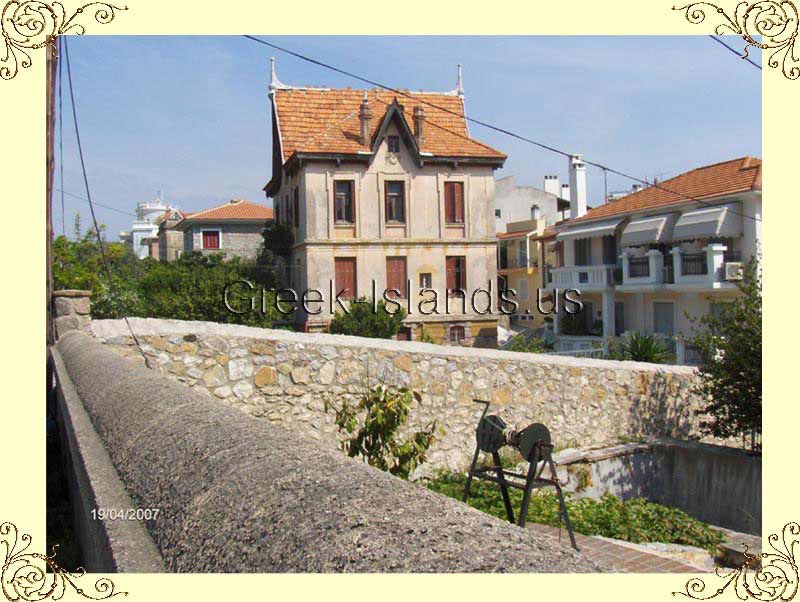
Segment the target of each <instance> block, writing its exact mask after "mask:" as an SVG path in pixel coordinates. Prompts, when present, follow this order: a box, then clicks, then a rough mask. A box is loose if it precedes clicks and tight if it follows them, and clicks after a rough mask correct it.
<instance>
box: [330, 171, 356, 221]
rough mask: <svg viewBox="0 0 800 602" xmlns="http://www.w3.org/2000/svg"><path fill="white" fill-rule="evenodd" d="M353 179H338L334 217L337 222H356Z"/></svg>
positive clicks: (335, 188)
mask: <svg viewBox="0 0 800 602" xmlns="http://www.w3.org/2000/svg"><path fill="white" fill-rule="evenodd" d="M353 184H354V183H353V181H352V180H336V181H335V182H334V183H333V187H334V201H333V204H334V208H333V212H334V217H335V220H336V223H337V224H352V223H355V221H356V220H355V216H356V212H355V207H354V205H353V189H354V186H353Z"/></svg>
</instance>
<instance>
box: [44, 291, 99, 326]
mask: <svg viewBox="0 0 800 602" xmlns="http://www.w3.org/2000/svg"><path fill="white" fill-rule="evenodd" d="M91 297H92V293H91V291H82V290H73V289H65V290H60V291H55V292H54V293H53V306H54V309H55V324H56V337H57V338H60V337H61V336H63V334H64V333H65V332H68V331H70V330H82V331H84V332H87V333H91V321H92V318H91V315H90V314H91Z"/></svg>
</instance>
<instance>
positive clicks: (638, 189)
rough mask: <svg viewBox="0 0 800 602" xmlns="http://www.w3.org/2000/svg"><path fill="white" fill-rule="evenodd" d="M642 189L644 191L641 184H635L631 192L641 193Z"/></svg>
mask: <svg viewBox="0 0 800 602" xmlns="http://www.w3.org/2000/svg"><path fill="white" fill-rule="evenodd" d="M641 189H642V185H641V184H634V185H633V187H632V188H631V192H639V191H640V190H641Z"/></svg>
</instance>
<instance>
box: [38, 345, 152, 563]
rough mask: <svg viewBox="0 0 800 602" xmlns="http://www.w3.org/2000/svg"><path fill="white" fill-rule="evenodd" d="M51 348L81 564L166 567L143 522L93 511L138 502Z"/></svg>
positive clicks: (119, 507)
mask: <svg viewBox="0 0 800 602" xmlns="http://www.w3.org/2000/svg"><path fill="white" fill-rule="evenodd" d="M50 353H51V359H52V361H53V365H54V368H55V374H56V378H57V387H56V395H57V397H58V403H57V406H58V423H59V436H60V437H61V440H62V443H63V444H64V445H63V449H65V450H66V451H67V456H68V457H67V458H66V459H65V460H66V462H67V465H68V471H67V473H68V474H67V480H68V482H69V488H70V496H71V498H72V502H73V515H74V519H75V525H76V533H77V536H78V540H79V541H78V543H79V544H80V546H81V549H82V551H83V555H84V559H83V564H84V568H86V569H87V570H88V571H89V572H92V573H111V572H126V573H157V572H164V571H165V568H164V563H163V562H162V560H161V555H160V554H159V552H158V548H156V546H155V543H153V540H152V539H151V538H150V535H149V534H148V532H147V530H146V529H145V527H144V525H143V524H142V523H140V522H138V521H127V520H108V519H100V518H96V517H93V516H92V510H97V509H100V508H103V509H114V510H115V511H116V510H118V509H128V508H135V507H136V506H135V505H134V502H133V500H131V498H130V496H129V495H128V493H127V491H126V490H125V486H124V485H123V484H122V481H121V480H120V478H119V476H118V475H117V472H116V471H115V470H114V465H113V464H112V463H111V459H110V458H109V457H108V454H107V453H106V450H105V448H104V447H103V442H102V441H101V440H100V437H99V436H98V435H97V433H96V432H95V430H94V427H93V426H92V422H91V420H90V418H89V415H88V414H87V413H86V410H85V409H84V407H83V404H82V403H81V400H80V399H79V398H78V395H77V392H76V391H75V387H74V385H73V384H72V382H71V381H70V378H69V376H68V374H67V370H66V367H65V366H64V363H63V359H62V358H61V354H60V353H59V352H58V350H57V349H56V348H51V350H50Z"/></svg>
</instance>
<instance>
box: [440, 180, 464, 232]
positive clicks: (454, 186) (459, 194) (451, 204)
mask: <svg viewBox="0 0 800 602" xmlns="http://www.w3.org/2000/svg"><path fill="white" fill-rule="evenodd" d="M444 220H445V222H447V223H448V224H463V223H464V183H463V182H445V183H444Z"/></svg>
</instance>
